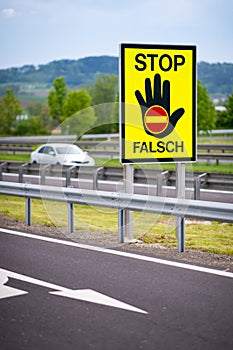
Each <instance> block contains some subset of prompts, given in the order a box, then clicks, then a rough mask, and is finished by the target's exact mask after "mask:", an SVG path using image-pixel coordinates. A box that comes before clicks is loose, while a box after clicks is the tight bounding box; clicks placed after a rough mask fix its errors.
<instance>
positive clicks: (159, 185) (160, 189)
mask: <svg viewBox="0 0 233 350" xmlns="http://www.w3.org/2000/svg"><path fill="white" fill-rule="evenodd" d="M167 173H168V170H166V171H163V172H162V173H161V174H158V176H157V188H156V196H159V197H162V195H163V178H164V175H166V174H167Z"/></svg>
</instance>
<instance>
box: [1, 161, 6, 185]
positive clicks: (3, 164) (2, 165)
mask: <svg viewBox="0 0 233 350" xmlns="http://www.w3.org/2000/svg"><path fill="white" fill-rule="evenodd" d="M6 164H7V162H3V163H1V164H0V181H2V170H3V167H4V166H5V165H6Z"/></svg>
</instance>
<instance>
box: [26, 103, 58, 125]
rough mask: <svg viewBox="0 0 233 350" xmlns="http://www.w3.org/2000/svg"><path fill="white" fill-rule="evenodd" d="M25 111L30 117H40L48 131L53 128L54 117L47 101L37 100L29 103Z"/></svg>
mask: <svg viewBox="0 0 233 350" xmlns="http://www.w3.org/2000/svg"><path fill="white" fill-rule="evenodd" d="M25 111H26V113H27V115H28V117H29V118H30V117H34V116H36V117H38V118H39V119H40V121H41V125H42V128H43V129H46V130H47V131H48V132H50V131H51V129H52V124H53V123H52V121H53V120H52V117H51V116H50V115H49V106H48V104H47V103H42V102H36V103H31V104H29V105H28V106H27V107H26V108H25Z"/></svg>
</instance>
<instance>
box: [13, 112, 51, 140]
mask: <svg viewBox="0 0 233 350" xmlns="http://www.w3.org/2000/svg"><path fill="white" fill-rule="evenodd" d="M48 134H49V132H48V130H46V129H45V128H44V126H43V122H42V120H41V119H40V118H39V117H37V116H36V117H35V116H34V117H29V118H27V119H22V120H19V121H18V122H17V124H16V128H15V130H14V135H17V136H31V135H33V136H35V135H48Z"/></svg>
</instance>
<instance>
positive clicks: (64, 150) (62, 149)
mask: <svg viewBox="0 0 233 350" xmlns="http://www.w3.org/2000/svg"><path fill="white" fill-rule="evenodd" d="M56 150H57V153H58V154H80V153H82V150H81V149H80V148H78V147H77V146H59V147H56Z"/></svg>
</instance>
